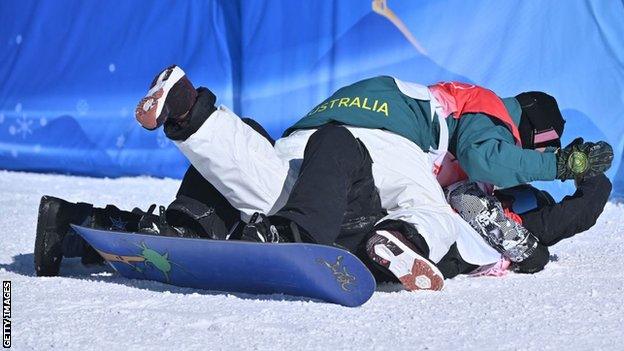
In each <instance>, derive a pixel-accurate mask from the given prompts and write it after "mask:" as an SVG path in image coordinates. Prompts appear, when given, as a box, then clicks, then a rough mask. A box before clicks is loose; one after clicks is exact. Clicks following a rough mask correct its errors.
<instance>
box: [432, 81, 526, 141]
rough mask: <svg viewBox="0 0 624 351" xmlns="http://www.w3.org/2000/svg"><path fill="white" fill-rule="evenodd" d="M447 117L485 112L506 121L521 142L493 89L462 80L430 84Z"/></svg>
mask: <svg viewBox="0 0 624 351" xmlns="http://www.w3.org/2000/svg"><path fill="white" fill-rule="evenodd" d="M429 91H431V93H432V94H433V96H434V97H435V98H436V100H437V101H438V103H439V104H440V106H441V107H442V110H443V111H444V114H445V116H444V117H445V118H446V117H448V116H450V115H451V114H454V116H453V117H454V118H461V116H462V114H464V113H485V114H487V115H490V116H492V117H494V118H497V119H499V120H500V121H501V122H503V123H505V124H506V125H507V127H509V129H510V130H511V134H513V136H514V139H515V140H516V142H517V143H518V144H520V131H518V126H516V125H515V123H514V122H513V119H512V118H511V116H510V115H509V112H507V109H506V108H505V105H504V104H503V101H502V100H501V99H500V98H499V97H498V96H497V95H496V94H495V93H494V92H493V91H491V90H489V89H485V88H483V87H480V86H478V85H474V84H466V83H460V82H440V83H436V84H434V85H431V86H429Z"/></svg>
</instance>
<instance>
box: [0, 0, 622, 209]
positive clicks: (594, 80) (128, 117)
mask: <svg viewBox="0 0 624 351" xmlns="http://www.w3.org/2000/svg"><path fill="white" fill-rule="evenodd" d="M388 7H389V8H390V9H391V11H392V12H393V13H394V14H395V18H398V20H399V21H401V22H402V23H404V25H405V26H404V30H403V31H401V30H400V27H401V26H400V23H399V22H396V21H395V22H393V21H391V20H390V19H389V17H392V16H382V15H381V14H379V13H377V12H375V11H373V7H372V1H366V0H352V1H348V0H344V1H337V2H331V1H287V0H282V1H268V0H267V1H245V0H241V1H228V0H223V1H201V2H200V1H175V2H165V1H102V2H94V1H79V0H71V1H70V0H57V1H26V0H19V1H2V2H0V62H2V65H0V79H1V80H0V81H1V82H2V84H0V167H1V168H5V169H12V170H28V171H41V172H61V173H72V174H84V175H94V176H112V177H116V176H123V175H139V174H147V175H154V176H167V177H180V176H181V175H182V174H183V172H184V170H185V168H186V166H187V165H188V163H187V161H186V160H185V159H184V158H183V157H182V155H181V154H180V152H179V151H177V149H176V148H175V146H174V145H173V144H172V143H171V142H170V141H168V140H167V139H166V138H165V137H164V135H163V133H162V130H161V131H158V132H153V133H149V132H147V131H145V130H143V129H141V127H140V126H138V125H137V124H136V123H135V121H134V117H133V112H134V108H135V104H136V102H137V101H138V100H139V99H140V98H141V97H142V96H143V94H144V93H145V91H146V89H147V86H148V85H149V83H150V82H151V80H152V78H153V76H154V75H155V74H156V73H157V72H158V71H160V70H161V69H162V68H164V67H166V66H168V65H170V64H171V63H177V64H179V65H181V66H182V67H183V68H184V69H185V71H186V72H187V73H188V75H189V77H190V78H191V80H192V81H193V82H194V83H195V84H196V85H204V86H207V87H209V88H210V89H211V90H213V91H214V92H215V93H216V94H217V96H218V98H219V102H220V103H224V104H226V105H228V106H230V107H231V108H233V109H234V110H235V112H237V113H239V114H240V115H241V116H245V117H253V118H255V119H256V120H258V121H259V122H260V123H261V124H263V125H264V126H265V127H266V128H267V129H268V130H269V132H270V133H271V134H272V135H273V136H279V135H280V134H281V132H282V131H283V130H284V129H285V128H286V127H288V126H289V125H290V124H291V123H293V122H294V121H295V120H297V119H298V118H300V117H301V116H302V115H303V114H305V113H306V112H307V111H308V110H309V109H310V108H311V107H313V106H314V105H315V104H316V103H318V102H320V101H321V100H323V99H324V98H326V97H327V96H328V95H329V94H330V93H331V92H332V91H334V90H335V89H337V88H338V87H340V86H342V85H344V84H348V83H351V82H354V81H356V80H359V79H362V78H366V77H370V76H374V75H380V74H385V75H394V76H397V77H399V78H401V79H403V80H408V81H415V82H419V83H423V84H428V83H433V82H436V81H440V80H451V79H454V80H463V81H469V82H473V83H476V84H479V85H483V86H486V87H488V88H490V89H492V90H494V91H496V92H497V93H498V94H499V95H501V96H511V95H516V94H517V93H520V92H522V91H528V90H542V91H546V92H548V93H550V94H552V95H554V96H555V97H556V98H557V100H558V102H559V106H560V108H561V109H562V111H563V113H564V115H565V117H566V118H567V121H568V122H567V124H566V133H565V136H564V143H567V142H569V141H571V140H572V139H573V138H574V137H576V136H579V135H581V136H584V137H586V138H587V139H606V140H607V141H609V142H610V143H611V144H612V145H613V146H614V148H615V149H616V162H615V164H614V167H613V168H612V169H611V170H610V171H609V173H608V174H609V175H610V176H611V178H612V179H613V180H614V184H615V192H614V193H615V194H619V195H623V196H624V166H622V164H624V163H623V162H621V159H622V149H623V148H624V138H623V137H622V136H623V134H624V118H622V116H624V20H622V19H623V18H624V3H622V2H621V1H598V0H597V1H565V2H562V1H557V0H552V1H504V2H492V1H459V0H458V1H403V2H401V1H393V0H389V1H388ZM618 168H619V170H618ZM568 183H570V182H566V183H560V182H551V183H544V185H543V186H544V187H546V188H547V189H548V190H551V191H553V192H554V193H555V195H556V197H558V196H560V195H561V194H563V193H565V192H569V191H570V190H571V189H572V185H571V184H568Z"/></svg>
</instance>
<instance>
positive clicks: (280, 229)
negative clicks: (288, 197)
mask: <svg viewBox="0 0 624 351" xmlns="http://www.w3.org/2000/svg"><path fill="white" fill-rule="evenodd" d="M302 234H303V235H305V232H304V231H303V229H302V228H301V227H299V226H298V225H297V224H296V223H295V222H293V221H291V220H288V219H286V218H282V217H277V216H271V217H267V216H266V215H264V214H262V213H258V212H256V213H254V214H253V216H251V219H250V220H249V224H247V225H246V226H245V228H244V229H243V231H242V233H241V237H240V238H236V237H230V240H232V239H234V240H236V239H238V240H242V241H253V242H258V243H291V242H302V241H303V240H302V239H301V237H302Z"/></svg>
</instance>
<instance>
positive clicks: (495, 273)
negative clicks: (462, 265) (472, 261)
mask: <svg viewBox="0 0 624 351" xmlns="http://www.w3.org/2000/svg"><path fill="white" fill-rule="evenodd" d="M509 266H511V261H509V260H507V259H506V258H504V257H502V258H501V259H500V260H499V261H498V262H496V263H493V264H491V265H488V266H481V267H479V268H477V269H475V270H474V271H472V272H471V273H470V276H471V277H504V276H506V275H507V273H508V272H509Z"/></svg>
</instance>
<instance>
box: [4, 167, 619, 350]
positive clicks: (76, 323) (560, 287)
mask: <svg viewBox="0 0 624 351" xmlns="http://www.w3.org/2000/svg"><path fill="white" fill-rule="evenodd" d="M178 184H179V181H176V180H171V179H164V180H163V179H153V178H145V177H141V178H122V179H93V178H84V177H71V176H62V175H42V174H29V173H16V172H6V171H0V213H1V214H2V216H1V217H0V224H1V225H0V227H1V228H2V234H1V238H2V240H1V244H0V279H2V280H11V281H12V301H13V306H12V308H13V310H12V320H11V321H12V331H13V333H12V338H13V340H12V341H13V348H14V349H16V350H47V349H58V350H90V349H99V350H134V349H139V350H142V349H150V350H157V349H163V350H168V349H178V350H347V349H353V350H369V349H370V350H375V349H376V350H382V349H391V350H416V349H436V350H439V349H479V350H549V349H564V348H565V349H568V350H587V349H603V350H605V349H611V350H621V349H622V348H623V347H624V346H622V345H624V297H623V296H624V269H623V268H622V267H624V255H622V253H623V252H624V224H623V223H624V222H623V221H622V218H623V217H624V206H622V205H616V204H613V203H609V204H608V205H607V208H606V209H605V212H604V213H603V215H602V216H601V218H600V219H599V221H598V224H597V225H596V226H595V227H594V228H592V229H591V230H589V231H587V232H585V233H583V234H580V235H578V236H576V237H574V238H572V239H570V240H567V241H564V242H562V243H560V244H558V245H556V246H555V247H553V248H551V254H552V257H551V261H552V262H550V264H549V265H548V266H547V267H546V270H545V271H543V272H540V273H538V274H535V275H519V274H509V275H507V276H506V277H503V278H490V277H485V278H484V277H481V278H470V277H459V278H456V279H453V280H450V281H447V284H446V287H445V289H444V290H443V291H442V292H411V293H410V292H406V291H401V288H400V286H399V285H383V286H380V287H378V289H377V292H375V294H374V295H373V297H372V298H371V299H370V301H368V302H367V303H366V304H364V305H363V306H361V307H357V308H348V307H341V306H338V305H332V304H327V303H320V302H314V301H309V300H305V299H300V298H295V297H291V296H283V295H270V296H253V295H240V294H226V293H218V292H210V291H203V290H194V289H187V288H178V287H175V286H170V285H166V284H161V283H156V282H149V281H137V280H129V279H125V278H122V277H120V276H118V275H117V274H116V273H115V272H114V271H112V270H111V269H110V268H107V267H95V268H94V267H90V268H85V267H82V265H81V264H80V262H79V261H77V260H66V261H64V262H63V266H62V276H60V277H54V278H39V277H35V276H34V268H33V247H34V241H35V226H36V220H37V208H38V203H39V199H40V197H41V195H43V194H50V195H54V196H59V197H62V198H65V199H68V200H70V201H84V202H92V203H95V204H96V205H98V206H102V205H105V204H107V203H114V204H117V205H119V206H120V207H121V208H126V209H131V208H132V207H135V206H139V207H142V208H147V206H149V205H150V204H151V203H161V204H167V203H169V202H170V200H171V199H172V198H173V196H174V195H175V193H176V189H177V186H178Z"/></svg>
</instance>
